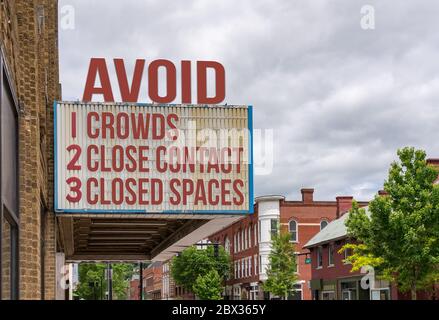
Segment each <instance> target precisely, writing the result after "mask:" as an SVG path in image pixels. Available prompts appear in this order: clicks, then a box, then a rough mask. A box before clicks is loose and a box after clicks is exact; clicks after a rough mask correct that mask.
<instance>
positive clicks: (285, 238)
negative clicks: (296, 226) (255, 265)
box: [263, 232, 298, 299]
mask: <svg viewBox="0 0 439 320" xmlns="http://www.w3.org/2000/svg"><path fill="white" fill-rule="evenodd" d="M268 259H269V265H268V268H267V281H265V283H264V284H263V289H264V291H268V292H271V293H272V294H274V295H276V296H278V297H282V298H285V299H287V298H288V295H289V294H290V293H291V292H293V291H294V285H295V284H296V282H297V279H298V277H297V273H296V272H297V264H296V254H295V247H294V244H293V243H291V242H290V234H289V233H287V232H285V233H279V232H278V233H277V234H273V235H272V242H271V252H270V255H269V256H268Z"/></svg>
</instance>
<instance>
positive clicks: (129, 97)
mask: <svg viewBox="0 0 439 320" xmlns="http://www.w3.org/2000/svg"><path fill="white" fill-rule="evenodd" d="M114 66H115V68H116V74H117V80H118V81H119V90H120V96H121V98H122V102H137V100H138V99H139V90H140V83H141V81H142V75H143V69H144V67H145V60H143V59H137V60H136V66H135V67H134V74H133V81H132V82H131V90H130V88H129V87H128V79H127V72H126V70H125V64H124V62H123V59H114Z"/></svg>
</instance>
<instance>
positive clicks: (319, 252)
mask: <svg viewBox="0 0 439 320" xmlns="http://www.w3.org/2000/svg"><path fill="white" fill-rule="evenodd" d="M322 266H323V248H322V247H318V248H317V268H321V267H322Z"/></svg>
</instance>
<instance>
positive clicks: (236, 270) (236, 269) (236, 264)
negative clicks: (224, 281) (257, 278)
mask: <svg viewBox="0 0 439 320" xmlns="http://www.w3.org/2000/svg"><path fill="white" fill-rule="evenodd" d="M235 279H238V261H235Z"/></svg>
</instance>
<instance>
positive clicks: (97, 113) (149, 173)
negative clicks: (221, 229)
mask: <svg viewBox="0 0 439 320" xmlns="http://www.w3.org/2000/svg"><path fill="white" fill-rule="evenodd" d="M54 108H55V110H54V112H55V208H56V211H57V212H58V213H100V212H103V213H164V214H178V213H195V214H197V213H200V214H202V213H205V214H218V213H225V214H240V213H241V214H244V213H251V212H253V181H252V180H253V165H252V141H251V140H252V108H251V107H249V106H204V105H203V106H201V105H195V106H194V105H160V104H136V103H131V104H127V103H75V102H57V103H55V106H54Z"/></svg>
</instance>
